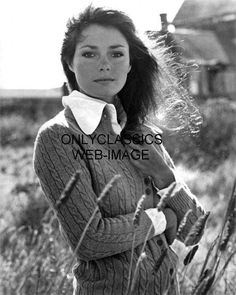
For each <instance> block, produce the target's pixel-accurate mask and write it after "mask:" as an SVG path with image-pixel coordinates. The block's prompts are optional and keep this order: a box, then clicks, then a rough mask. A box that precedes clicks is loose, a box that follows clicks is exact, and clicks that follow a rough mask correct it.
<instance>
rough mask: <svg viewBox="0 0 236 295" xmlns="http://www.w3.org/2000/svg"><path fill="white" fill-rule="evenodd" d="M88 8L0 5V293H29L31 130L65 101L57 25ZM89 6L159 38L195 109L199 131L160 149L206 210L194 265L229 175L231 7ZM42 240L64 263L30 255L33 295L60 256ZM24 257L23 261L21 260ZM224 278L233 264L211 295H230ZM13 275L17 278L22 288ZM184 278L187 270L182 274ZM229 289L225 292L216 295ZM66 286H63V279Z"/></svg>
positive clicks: (234, 171)
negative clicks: (115, 13) (177, 65)
mask: <svg viewBox="0 0 236 295" xmlns="http://www.w3.org/2000/svg"><path fill="white" fill-rule="evenodd" d="M91 2H92V1H82V0H80V1H73V0H66V1H46V0H42V1H29V0H22V1H14V0H9V1H7V2H6V1H5V3H4V4H3V3H2V5H1V6H2V7H1V10H0V107H1V110H0V111H1V116H0V148H1V154H0V173H1V174H0V201H1V206H0V233H1V240H0V250H1V258H0V259H1V261H0V264H1V265H3V267H2V268H1V271H0V294H16V293H14V292H15V291H16V290H17V288H18V289H19V285H20V286H23V287H22V288H20V291H22V290H25V291H22V292H23V293H22V294H32V290H34V289H32V288H35V284H36V283H35V282H36V281H37V285H38V284H39V275H38V272H37V271H36V270H35V269H34V271H35V272H32V274H31V276H32V277H31V276H29V273H27V271H28V272H29V270H30V269H29V268H27V267H28V266H27V265H29V264H31V265H33V264H34V265H36V264H35V263H33V261H35V259H36V258H35V257H36V256H37V251H38V250H37V251H36V250H32V249H33V248H32V243H31V242H32V240H30V241H31V242H30V243H28V244H27V241H28V239H32V237H33V236H34V233H35V232H37V235H36V236H37V237H40V238H42V236H40V231H41V230H42V228H41V227H42V217H43V216H44V213H45V212H46V210H47V209H48V204H47V203H46V201H45V199H44V196H43V193H42V191H41V189H40V187H39V185H38V182H37V179H36V176H35V174H34V172H33V168H32V153H33V143H34V140H35V137H36V134H37V131H38V129H39V127H40V126H41V125H42V124H43V123H44V122H45V121H47V120H48V119H50V118H51V117H53V116H54V115H55V114H57V113H58V112H59V111H60V110H62V104H61V97H62V95H64V94H66V93H67V88H66V84H65V82H66V80H65V77H64V75H63V71H62V67H61V65H60V47H61V43H62V39H63V35H64V31H65V25H66V21H67V19H68V18H69V17H70V16H72V15H73V14H75V15H76V14H77V13H78V12H79V11H80V10H81V9H83V8H84V7H85V6H87V5H88V4H90V3H91ZM118 2H119V3H118ZM93 3H94V4H95V5H105V6H109V7H112V8H115V9H120V10H122V11H125V12H126V13H127V14H128V15H130V17H131V18H132V19H133V21H134V23H135V24H136V26H137V29H138V32H139V34H140V35H145V36H149V38H150V39H152V40H155V39H158V38H162V40H163V42H164V43H165V44H166V45H167V46H172V49H171V50H172V51H173V52H174V53H175V54H176V56H178V61H179V62H181V63H183V64H184V65H185V66H186V69H187V73H186V77H185V80H184V83H185V86H186V87H187V89H188V91H189V93H190V94H191V95H192V97H193V98H194V100H195V102H196V104H197V105H198V107H199V109H200V112H201V115H202V118H203V125H202V127H201V130H200V132H199V133H198V134H197V136H193V135H188V136H187V135H182V136H180V135H166V137H164V144H165V146H166V148H167V150H168V151H169V153H170V154H171V156H172V157H173V159H174V161H175V163H176V165H177V169H178V171H179V173H180V174H181V175H182V177H183V179H184V180H185V181H186V183H187V184H188V185H189V187H190V189H191V190H192V192H193V193H194V194H196V195H197V197H198V198H199V200H200V202H201V203H202V204H203V206H205V208H206V210H210V211H211V215H210V218H209V222H208V231H207V234H206V235H205V236H204V237H203V241H202V249H201V251H200V254H199V255H200V257H201V255H203V254H204V253H205V251H206V249H207V247H208V246H209V243H210V242H211V241H212V240H213V239H214V237H215V236H216V235H217V233H218V231H219V229H220V227H221V223H222V220H223V217H224V214H225V213H224V212H225V208H226V205H227V202H228V198H229V195H230V192H231V190H232V185H233V181H234V179H235V176H236V0H185V1H184V0H175V1H171V0H165V1H155V0H154V1H151V0H150V1H149V0H146V1H144V2H141V3H139V4H137V3H136V1H108V0H107V1H93ZM29 236H30V238H29ZM46 237H48V236H44V238H45V239H46ZM54 238H55V237H54ZM42 241H43V238H42V240H41V243H42ZM52 242H53V247H54V248H53V249H54V250H52V245H51V246H50V247H51V248H50V249H51V250H50V251H54V252H53V253H54V254H53V255H54V256H55V257H57V256H58V253H59V254H60V257H64V259H63V261H62V260H60V263H61V264H60V267H59V266H58V264H56V262H55V261H54V262H52V261H51V260H48V259H49V258H48V256H47V253H48V252H47V251H49V250H47V251H46V250H45V251H42V253H41V252H40V253H41V254H40V255H41V256H40V260H39V261H42V259H43V258H44V259H45V263H46V265H47V266H46V267H45V268H44V269H43V270H44V272H43V273H42V274H41V275H40V278H41V281H40V283H41V285H40V284H39V285H40V286H41V287H37V288H39V289H37V290H39V291H38V293H37V294H54V293H53V292H52V289H51V291H50V292H51V293H50V292H49V293H47V292H46V291H45V290H50V286H48V285H47V286H46V281H48V278H52V279H53V280H54V284H56V280H55V278H56V277H57V279H58V278H60V276H62V275H63V271H64V268H65V264H66V261H67V258H68V257H69V256H68V255H69V252H68V249H67V246H66V244H65V243H64V241H63V240H62V239H61V238H59V237H57V238H55V239H54V240H53V241H52ZM35 243H36V244H35V245H37V241H36V242H35ZM29 245H30V249H31V250H29ZM35 247H36V246H35ZM178 247H179V246H178V245H177V246H176V249H178V251H179V252H181V251H182V249H181V248H178ZM35 249H36V248H35ZM37 249H38V248H37ZM32 251H33V252H32ZM183 251H184V250H183ZM50 253H51V252H50ZM30 255H31V256H30ZM35 255H36V256H35ZM53 255H51V257H53ZM29 256H30V257H31V259H32V261H29V260H28V261H27V259H29ZM17 257H18V258H17ZM19 257H21V258H19ZM27 257H28V258H27ZM17 259H18V260H17ZM13 262H14V263H13ZM23 262H24V263H23ZM17 263H18V264H17ZM40 263H41V262H40ZM57 263H58V262H57ZM234 263H235V261H234ZM17 265H18V266H17ZM20 265H21V267H20ZM22 265H23V266H22ZM37 269H38V268H37ZM58 269H59V270H58ZM31 270H32V269H31ZM26 273H27V276H26V275H25V274H26ZM233 276H234V279H235V277H236V270H235V264H234V265H233V266H232V267H231V269H230V274H229V277H230V279H228V277H227V279H225V280H224V282H221V283H220V286H219V289H218V290H219V291H217V292H219V293H217V292H216V293H214V294H235V293H236V290H235V285H236V282H235V281H234V283H232V280H231V279H232V277H233ZM22 277H24V278H25V277H26V278H25V279H24V280H23V281H24V283H22ZM28 277H30V278H31V280H29V282H28V281H27V278H28ZM192 277H194V268H193V270H192V269H191V270H190V271H189V278H190V279H192ZM193 279H194V278H193ZM13 281H14V282H15V285H14V283H13ZM9 282H11V283H12V284H9ZM1 283H2V284H1ZM230 284H231V285H232V286H234V287H232V286H231V285H230ZM233 284H234V285H233ZM25 286H26V287H27V288H26V287H25ZM32 286H33V287H32ZM42 286H43V287H45V288H46V289H45V288H44V289H43V287H42ZM229 286H231V287H232V288H233V291H235V293H230V291H228V292H229V293H227V292H226V293H224V291H223V290H225V288H226V287H227V290H230V288H231V287H229ZM67 287H68V288H71V278H70V277H68V286H67ZM40 288H41V289H40ZM47 288H48V289H47ZM51 288H52V287H51ZM40 290H41V291H40ZM186 290H187V289H186ZM18 291H19V290H18ZM40 292H41V293H40ZM184 292H185V291H184V290H183V294H188V293H184ZM186 292H187V291H186ZM19 294H20V293H19ZM35 294H36V293H35ZM55 294H56V293H55Z"/></svg>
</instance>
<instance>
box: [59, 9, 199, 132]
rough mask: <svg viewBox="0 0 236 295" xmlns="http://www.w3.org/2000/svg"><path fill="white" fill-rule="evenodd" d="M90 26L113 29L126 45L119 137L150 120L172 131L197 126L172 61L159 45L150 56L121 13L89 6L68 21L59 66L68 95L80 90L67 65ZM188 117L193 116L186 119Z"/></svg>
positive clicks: (119, 94)
mask: <svg viewBox="0 0 236 295" xmlns="http://www.w3.org/2000/svg"><path fill="white" fill-rule="evenodd" d="M92 24H97V25H101V26H104V27H113V28H116V29H117V30H118V31H120V32H121V33H122V35H123V36H124V37H125V39H126V40H127V42H128V44H129V53H130V64H131V71H130V72H129V74H128V76H127V80H126V83H125V85H124V87H123V88H122V89H121V91H120V92H119V93H118V97H119V98H120V100H121V103H122V105H123V107H124V110H125V112H126V114H127V124H126V126H125V128H124V129H123V131H122V134H124V133H125V132H131V131H133V130H135V129H136V128H137V126H139V125H140V124H143V123H144V122H145V121H146V122H147V121H150V120H151V121H152V123H154V124H156V125H158V126H160V127H164V128H165V127H166V128H168V129H172V130H178V129H179V130H180V129H183V128H184V127H186V126H187V127H190V128H192V127H193V126H195V125H196V124H193V121H192V122H191V118H193V117H194V116H195V121H196V118H199V115H198V116H196V113H197V114H198V112H197V109H196V108H195V107H194V106H193V104H192V102H191V101H190V99H189V98H188V95H187V92H186V91H185V90H184V88H183V87H182V86H181V85H180V82H179V80H178V78H177V77H176V72H175V70H174V68H175V66H174V65H175V64H174V62H173V61H172V58H170V56H169V54H167V52H166V50H165V49H164V48H162V47H160V46H159V45H157V46H155V49H154V50H153V52H151V51H150V50H149V49H148V48H147V47H146V46H145V44H144V42H143V41H142V40H141V39H140V38H139V37H138V36H137V33H136V29H135V26H134V24H133V22H132V20H131V19H130V18H129V17H128V16H127V15H126V14H125V13H123V12H121V11H117V10H111V9H105V8H101V7H99V8H95V7H93V6H92V5H90V6H88V7H87V8H86V9H85V10H84V12H82V13H80V14H79V16H78V17H77V18H75V17H73V18H72V19H70V20H69V21H68V23H67V31H66V33H65V38H64V40H63V44H62V49H61V62H62V66H63V69H64V72H65V75H66V77H67V79H68V83H69V88H70V90H71V91H72V90H79V85H78V84H77V81H76V78H75V74H74V73H73V72H72V71H71V70H70V69H69V66H68V64H70V63H71V62H72V59H73V57H74V52H75V48H76V44H77V43H78V42H79V41H80V38H81V33H82V31H83V30H84V29H85V28H86V27H88V26H90V25H92ZM191 107H192V109H191ZM190 113H191V114H192V116H189V114H190ZM193 115H194V116H193ZM151 117H152V119H150V118H151Z"/></svg>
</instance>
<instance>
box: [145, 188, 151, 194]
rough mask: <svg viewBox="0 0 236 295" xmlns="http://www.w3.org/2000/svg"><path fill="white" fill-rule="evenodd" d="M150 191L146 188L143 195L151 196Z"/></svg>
mask: <svg viewBox="0 0 236 295" xmlns="http://www.w3.org/2000/svg"><path fill="white" fill-rule="evenodd" d="M151 192H152V191H151V189H150V188H149V187H148V188H146V189H145V193H146V195H150V194H151Z"/></svg>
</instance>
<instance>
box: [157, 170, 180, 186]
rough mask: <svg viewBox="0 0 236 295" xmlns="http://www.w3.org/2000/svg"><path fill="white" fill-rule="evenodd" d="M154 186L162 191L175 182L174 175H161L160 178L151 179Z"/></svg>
mask: <svg viewBox="0 0 236 295" xmlns="http://www.w3.org/2000/svg"><path fill="white" fill-rule="evenodd" d="M152 179H153V181H154V184H155V185H156V186H157V187H158V189H163V188H166V187H168V186H169V185H170V184H171V183H172V182H175V181H176V179H175V176H174V173H173V172H172V171H171V173H168V174H167V175H163V176H162V177H161V178H160V177H158V176H154V177H152Z"/></svg>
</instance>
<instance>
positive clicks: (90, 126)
mask: <svg viewBox="0 0 236 295" xmlns="http://www.w3.org/2000/svg"><path fill="white" fill-rule="evenodd" d="M115 101H116V106H117V110H118V117H119V119H120V124H119V123H118V122H117V111H116V108H115V106H114V104H111V103H107V102H105V101H103V100H101V99H97V98H92V97H90V96H88V95H86V94H84V93H81V92H79V91H77V90H74V91H72V92H71V94H70V95H68V96H63V97H62V104H63V106H64V107H65V106H69V108H70V109H71V111H72V113H73V115H74V117H75V120H76V122H77V124H78V125H79V127H80V128H81V129H82V131H83V132H84V133H85V134H87V135H90V134H92V133H93V132H94V131H95V130H96V128H97V127H98V125H99V123H100V121H101V117H102V113H103V110H104V108H105V107H106V108H107V110H108V113H109V116H110V119H111V125H112V129H113V131H114V133H115V134H120V132H121V130H122V129H123V128H124V126H125V124H126V121H127V116H126V113H125V111H124V109H123V107H122V105H121V102H120V100H119V98H118V97H116V100H115Z"/></svg>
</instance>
